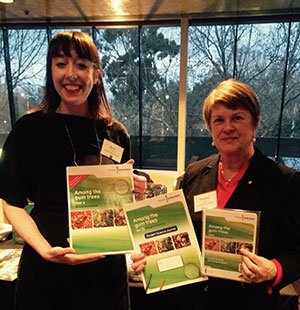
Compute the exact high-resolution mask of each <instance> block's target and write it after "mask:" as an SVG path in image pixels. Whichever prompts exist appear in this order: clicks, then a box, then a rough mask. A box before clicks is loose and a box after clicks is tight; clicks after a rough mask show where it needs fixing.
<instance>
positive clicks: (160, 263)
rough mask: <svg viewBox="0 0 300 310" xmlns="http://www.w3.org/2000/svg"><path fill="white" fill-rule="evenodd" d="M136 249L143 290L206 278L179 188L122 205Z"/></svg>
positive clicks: (147, 290) (163, 288)
mask: <svg viewBox="0 0 300 310" xmlns="http://www.w3.org/2000/svg"><path fill="white" fill-rule="evenodd" d="M124 210H125V214H126V219H127V223H128V226H129V230H130V236H131V238H132V243H133V246H134V250H135V252H136V253H143V254H144V255H145V257H146V260H147V264H146V267H145V270H144V272H143V273H142V279H143V284H144V288H145V290H146V293H154V292H158V291H161V290H166V289H170V288H174V287H177V286H181V285H186V284H191V283H195V282H200V281H203V280H206V279H207V278H206V277H204V276H203V275H202V266H201V251H200V248H199V245H198V241H197V238H196V235H195V232H194V228H193V225H192V221H191V218H190V215H189V212H188V208H187V205H186V201H185V198H184V195H183V192H182V190H177V191H174V192H171V193H168V194H163V195H160V196H156V197H153V198H149V199H145V200H142V201H139V202H137V203H133V204H128V205H125V206H124Z"/></svg>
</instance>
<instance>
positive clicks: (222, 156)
mask: <svg viewBox="0 0 300 310" xmlns="http://www.w3.org/2000/svg"><path fill="white" fill-rule="evenodd" d="M259 117H260V105H259V101H258V99H257V97H256V94H255V93H254V91H253V90H252V88H251V87H250V86H249V85H247V84H245V83H241V82H239V81H237V80H234V79H230V80H226V81H224V82H222V83H220V84H219V85H218V87H217V88H215V89H214V90H213V91H212V92H211V93H210V94H209V95H208V97H207V98H206V100H205V102H204V106H203V118H204V120H205V122H206V125H207V128H208V130H209V132H210V134H211V135H212V140H213V145H215V146H216V148H217V149H218V151H219V154H218V155H215V156H212V157H208V158H205V159H202V160H200V161H197V162H194V163H192V164H190V165H189V166H188V167H187V168H186V171H185V174H184V177H183V182H182V184H183V185H182V188H183V191H184V195H185V198H186V201H187V204H188V207H189V211H190V214H191V217H192V221H193V225H194V229H195V232H196V234H197V237H198V241H199V244H201V240H202V236H201V233H202V212H198V211H197V209H196V210H195V206H194V199H195V197H196V196H198V195H200V194H203V193H208V192H215V194H216V197H217V207H218V208H221V209H222V208H230V209H243V210H251V211H260V212H261V220H260V229H259V244H258V253H257V254H255V253H252V252H250V251H248V250H246V249H242V250H241V254H242V263H241V272H242V276H243V278H244V280H246V282H238V281H231V280H225V279H218V278H212V277H211V278H210V279H209V280H208V281H204V282H202V283H200V284H196V285H190V286H186V287H183V288H179V289H178V290H177V291H175V292H174V293H173V295H175V296H176V297H178V298H177V299H176V300H181V299H183V298H180V297H179V296H182V297H184V296H186V298H185V300H184V301H183V306H184V305H185V306H186V308H187V309H203V310H216V309H231V310H238V309H243V310H246V309H249V310H253V309H256V310H258V309H261V310H266V309H272V310H274V309H279V307H280V303H279V290H280V289H281V288H283V287H284V286H286V285H287V284H289V283H292V282H293V281H295V280H296V279H297V278H300V229H299V225H300V205H299V197H298V196H299V195H298V192H299V189H300V173H299V171H296V170H293V169H291V168H288V167H286V166H284V165H282V164H279V163H276V162H274V161H273V160H271V159H269V158H268V157H266V156H265V155H263V154H262V153H261V152H260V151H259V150H258V148H256V147H255V146H254V143H255V141H256V139H255V136H256V130H257V126H258V123H259ZM132 259H133V261H134V263H133V264H132V268H133V269H134V270H136V271H141V270H143V268H144V266H145V263H146V261H145V259H144V258H143V257H142V256H141V255H140V254H137V255H133V256H132ZM195 300H197V302H196V301H195ZM178 309H179V308H178Z"/></svg>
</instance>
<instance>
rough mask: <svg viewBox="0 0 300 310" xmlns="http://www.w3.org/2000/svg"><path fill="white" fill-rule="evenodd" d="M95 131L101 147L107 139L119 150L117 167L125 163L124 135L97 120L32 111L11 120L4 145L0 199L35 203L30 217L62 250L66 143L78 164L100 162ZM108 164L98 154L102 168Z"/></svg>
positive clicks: (68, 161) (68, 159)
mask: <svg viewBox="0 0 300 310" xmlns="http://www.w3.org/2000/svg"><path fill="white" fill-rule="evenodd" d="M95 129H96V130H97V135H98V138H99V146H100V149H101V146H102V143H103V139H104V138H106V139H108V140H110V141H112V142H114V143H116V144H118V145H119V146H121V147H122V148H124V153H123V156H122V160H121V162H122V163H124V162H126V161H127V160H128V159H130V140H129V136H128V133H127V131H126V129H125V127H124V126H123V125H122V124H121V123H119V122H117V121H116V120H113V122H112V124H111V125H110V126H107V125H106V124H105V123H104V122H103V121H102V120H97V121H94V120H92V119H89V118H83V117H79V116H74V115H65V114H56V113H55V114H43V113H42V112H35V113H31V114H27V115H24V116H23V117H21V118H20V119H19V120H18V121H17V122H16V124H15V126H14V127H13V130H12V131H11V133H10V134H9V136H8V138H7V140H6V142H5V144H4V148H3V152H2V156H1V159H0V197H1V198H2V199H4V200H5V201H7V202H8V203H10V204H12V205H14V206H17V207H22V208H23V207H25V206H26V205H27V204H28V199H29V200H31V201H32V202H33V203H34V205H35V207H34V209H33V210H32V213H31V215H32V217H33V218H34V220H35V221H36V223H37V225H38V227H39V229H40V231H41V233H42V234H43V235H44V236H45V237H46V239H47V240H48V241H49V242H50V244H52V246H57V245H61V246H67V244H66V237H67V236H68V219H67V183H66V167H67V166H74V165H75V163H74V152H73V148H72V144H71V143H73V146H74V149H75V152H76V154H75V161H76V163H77V164H78V165H97V164H99V157H100V155H99V153H100V150H99V147H98V143H97V135H96V133H95ZM68 131H69V135H70V138H69V137H68ZM113 163H114V162H113V161H112V160H111V159H109V158H106V157H104V156H102V164H113ZM54 232H55V234H54Z"/></svg>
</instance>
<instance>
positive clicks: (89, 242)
mask: <svg viewBox="0 0 300 310" xmlns="http://www.w3.org/2000/svg"><path fill="white" fill-rule="evenodd" d="M132 171H133V170H132V165H129V164H127V165H102V166H78V167H67V186H68V205H69V231H70V245H71V246H72V247H73V248H74V249H75V251H76V253H77V254H88V253H101V254H104V255H107V254H119V253H129V252H132V250H133V247H132V243H131V240H130V236H129V231H128V228H127V224H126V219H125V214H124V210H123V205H124V204H127V203H132V202H134V194H133V186H134V185H133V172H132Z"/></svg>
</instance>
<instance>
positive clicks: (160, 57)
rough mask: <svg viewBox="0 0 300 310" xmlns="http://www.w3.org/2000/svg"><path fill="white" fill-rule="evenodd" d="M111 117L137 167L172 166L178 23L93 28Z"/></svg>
mask: <svg viewBox="0 0 300 310" xmlns="http://www.w3.org/2000/svg"><path fill="white" fill-rule="evenodd" d="M96 34H97V36H96V44H97V46H98V48H99V52H100V55H101V58H102V65H103V73H104V80H105V88H106V91H107V95H108V98H109V101H110V104H111V106H112V111H113V116H114V117H115V118H116V119H117V120H119V121H121V122H122V123H123V124H124V125H125V127H126V128H127V130H128V132H129V134H130V135H131V139H132V153H133V154H132V157H133V158H134V159H135V162H136V164H137V166H139V167H141V168H153V167H155V168H163V169H176V164H177V162H176V157H177V121H178V92H179V91H178V90H179V50H180V28H178V27H166V28H162V27H149V28H128V29H124V28H122V29H97V30H96Z"/></svg>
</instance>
